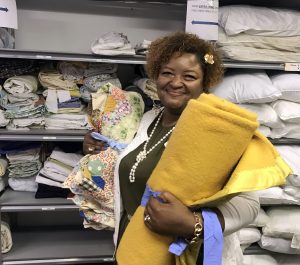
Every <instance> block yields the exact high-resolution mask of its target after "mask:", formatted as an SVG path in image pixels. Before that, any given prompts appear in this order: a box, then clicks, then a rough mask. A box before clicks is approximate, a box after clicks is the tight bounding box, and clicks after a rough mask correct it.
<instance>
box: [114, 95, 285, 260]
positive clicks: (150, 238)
mask: <svg viewBox="0 0 300 265" xmlns="http://www.w3.org/2000/svg"><path fill="white" fill-rule="evenodd" d="M257 127H258V123H257V122H256V117H255V115H254V114H252V113H250V112H248V111H246V110H243V109H241V108H239V107H237V106H235V105H234V104H232V103H230V102H228V101H226V100H222V99H219V98H217V97H215V96H213V95H206V94H203V95H201V96H200V97H199V99H198V100H191V101H190V102H189V103H188V105H187V107H186V109H185V110H184V112H183V113H182V115H181V117H180V119H179V120H178V122H177V125H176V128H175V130H174V132H173V134H172V135H171V137H170V140H169V141H168V145H167V147H166V149H165V151H164V153H163V154H162V157H161V159H160V161H159V163H158V164H157V166H156V168H155V169H154V170H153V172H152V175H151V176H150V178H149V180H148V183H147V184H148V186H149V187H150V189H151V190H153V191H154V192H159V191H169V192H171V193H173V194H174V195H175V196H176V197H177V198H179V199H180V200H181V201H182V202H183V203H184V204H185V205H187V206H203V205H207V204H208V203H209V202H210V203H211V202H212V201H216V200H218V199H221V198H224V197H225V196H228V195H231V194H234V193H238V192H245V191H254V190H258V189H264V188H267V187H271V186H274V185H281V184H283V183H284V181H285V177H286V176H287V175H288V174H289V173H290V169H289V167H288V166H287V165H286V164H285V162H284V161H283V160H282V159H281V158H280V156H279V154H278V153H277V151H276V150H275V149H274V147H273V146H272V144H271V143H270V142H269V141H268V140H267V139H266V138H265V137H264V136H262V135H260V134H258V133H256V132H255V130H256V128H257ZM142 201H143V200H142ZM143 215H144V207H142V206H139V207H138V209H137V210H136V212H135V214H134V215H133V217H132V219H131V220H130V223H129V225H128V227H127V229H126V230H125V233H124V235H123V237H122V239H121V242H120V245H119V247H118V250H117V262H118V264H119V265H125V264H131V265H135V264H143V265H150V264H151V265H161V264H164V265H168V264H175V255H172V254H171V253H170V252H168V248H169V245H170V243H171V242H172V241H173V240H174V239H173V238H171V237H168V236H162V235H159V234H156V233H153V232H151V231H150V230H149V229H148V228H147V227H146V226H145V225H144V219H143ZM205 222H206V221H205ZM205 222H204V224H205ZM205 231H206V230H205ZM205 231H204V259H205V243H206V235H205ZM207 232H209V233H213V232H214V231H207ZM212 237H214V234H213V235H212ZM208 239H210V238H208ZM140 246H143V247H142V248H141V247H140ZM197 252H198V249H197V250H196V249H195V250H193V251H192V250H191V249H190V248H189V249H188V251H185V252H184V253H183V254H182V255H181V256H179V257H176V264H178V265H179V264H180V265H183V264H195V262H196V258H197V254H198V253H197ZM191 261H192V262H191Z"/></svg>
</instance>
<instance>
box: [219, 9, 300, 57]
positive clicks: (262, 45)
mask: <svg viewBox="0 0 300 265" xmlns="http://www.w3.org/2000/svg"><path fill="white" fill-rule="evenodd" d="M219 25H220V28H219V40H218V46H219V47H220V48H221V50H222V51H223V53H224V55H225V57H227V58H230V59H234V60H242V61H273V62H278V61H280V62H299V61H300V12H299V11H296V10H287V9H279V8H269V7H259V6H247V5H234V6H222V7H220V9H219Z"/></svg>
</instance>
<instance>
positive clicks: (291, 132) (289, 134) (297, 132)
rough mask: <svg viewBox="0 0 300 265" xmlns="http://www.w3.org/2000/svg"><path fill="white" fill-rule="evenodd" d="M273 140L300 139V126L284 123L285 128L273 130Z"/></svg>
mask: <svg viewBox="0 0 300 265" xmlns="http://www.w3.org/2000/svg"><path fill="white" fill-rule="evenodd" d="M270 137H271V138H273V139H276V138H282V137H285V138H294V139H300V124H298V123H291V122H284V128H273V129H272V130H271V135H270Z"/></svg>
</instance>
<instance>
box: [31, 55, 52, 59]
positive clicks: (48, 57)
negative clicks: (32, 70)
mask: <svg viewBox="0 0 300 265" xmlns="http://www.w3.org/2000/svg"><path fill="white" fill-rule="evenodd" d="M35 57H36V58H37V59H51V58H52V56H51V55H36V56H35Z"/></svg>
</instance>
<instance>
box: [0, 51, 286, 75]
mask: <svg viewBox="0 0 300 265" xmlns="http://www.w3.org/2000/svg"><path fill="white" fill-rule="evenodd" d="M0 58H10V59H31V60H54V61H56V60H57V61H77V62H95V63H119V64H145V63H146V58H145V56H142V55H135V56H123V57H115V56H100V55H95V54H76V53H62V52H50V51H28V50H15V49H0ZM224 67H226V68H244V69H268V70H282V71H284V70H285V62H274V63H266V62H243V61H233V60H228V59H224Z"/></svg>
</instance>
